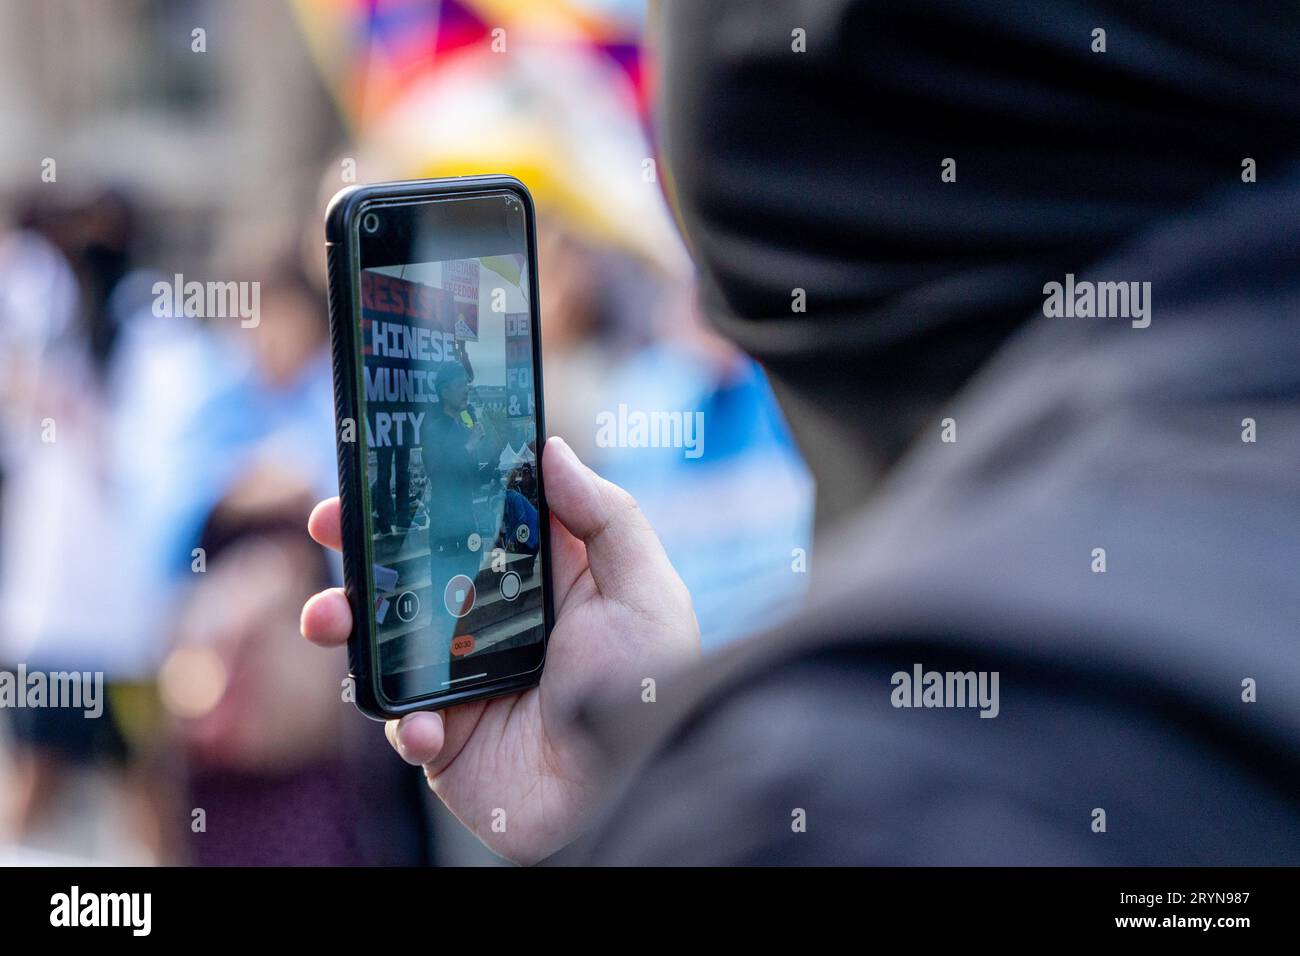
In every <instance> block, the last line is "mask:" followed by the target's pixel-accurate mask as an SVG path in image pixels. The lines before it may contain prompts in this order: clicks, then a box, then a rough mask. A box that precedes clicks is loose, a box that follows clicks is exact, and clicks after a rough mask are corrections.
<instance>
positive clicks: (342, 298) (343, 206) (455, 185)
mask: <svg viewBox="0 0 1300 956" xmlns="http://www.w3.org/2000/svg"><path fill="white" fill-rule="evenodd" d="M502 189H507V190H510V191H512V192H514V193H515V194H516V195H518V197H519V199H520V200H521V201H522V202H523V204H524V208H525V210H526V212H527V215H526V217H525V218H526V220H527V245H528V268H529V281H530V286H531V288H530V290H529V291H530V296H531V302H532V308H531V310H530V316H529V320H530V323H531V325H532V344H533V370H534V380H535V382H536V385H535V389H536V399H537V402H536V405H537V415H536V417H537V435H538V445H539V449H538V450H539V452H540V450H541V447H540V446H541V444H542V443H543V442H544V441H545V437H546V420H545V415H544V407H543V406H544V403H543V390H544V389H543V384H542V362H541V338H540V332H541V329H540V328H539V326H540V322H539V320H538V319H539V309H540V300H539V299H538V289H537V282H538V280H537V236H536V219H535V216H536V214H535V210H534V207H533V197H532V195H531V194H530V193H529V192H528V188H527V187H526V186H525V185H524V184H523V183H522V182H520V181H519V180H518V179H515V178H514V177H513V176H500V175H493V176H462V177H456V178H454V179H425V180H410V181H406V182H393V183H377V184H369V185H358V186H350V187H348V188H346V189H344V190H342V191H340V192H339V193H338V194H336V195H335V196H334V198H333V199H331V200H330V204H329V208H328V209H327V210H326V212H325V255H326V266H327V270H328V281H329V321H330V348H331V350H332V352H333V363H334V369H333V371H334V414H335V444H336V445H337V448H338V462H339V499H340V503H341V506H342V507H341V526H342V537H343V585H344V591H345V592H346V594H347V599H348V603H349V604H350V605H351V607H352V634H351V635H350V636H349V638H348V674H349V676H350V677H351V679H352V681H353V684H354V689H355V692H356V705H357V708H358V709H359V710H360V711H361V712H362V713H364V714H365V715H366V716H368V717H372V718H374V719H375V720H388V719H390V718H393V717H400V716H402V715H403V714H409V713H412V712H414V711H418V710H442V709H444V708H446V707H451V706H454V705H456V704H464V703H468V702H469V701H473V700H482V699H484V698H489V697H500V696H502V695H503V694H509V693H513V692H514V691H518V690H524V689H526V688H529V687H532V686H534V685H535V684H537V682H538V681H540V680H541V677H542V669H543V668H544V667H545V662H546V649H547V647H546V645H547V644H549V642H550V637H551V629H552V627H553V626H554V618H555V606H554V600H553V597H552V595H553V591H552V588H551V561H550V558H551V549H550V512H549V510H548V508H547V506H546V488H545V484H544V482H543V479H542V469H541V467H540V466H541V455H540V454H539V455H538V468H537V496H538V503H539V507H538V525H539V530H540V537H541V541H540V547H541V552H542V555H543V560H542V562H541V564H542V588H543V591H542V611H543V619H544V621H545V627H544V635H543V649H542V662H541V663H540V664H539V665H538V666H537V668H536V669H535V670H532V671H529V672H528V673H526V674H519V675H516V676H514V677H509V678H504V679H502V680H499V681H494V682H493V683H491V684H488V685H485V686H482V687H474V688H468V689H466V690H464V691H460V692H457V693H454V694H440V695H438V696H437V697H430V698H417V699H414V700H409V701H401V702H394V701H388V700H386V699H385V697H384V695H383V693H382V690H381V687H380V684H379V674H378V669H377V667H376V666H375V660H374V646H375V645H374V633H373V626H374V608H373V601H372V597H371V595H372V593H373V592H372V589H371V569H370V567H369V565H368V563H367V557H366V548H365V540H366V525H365V520H364V516H365V510H364V509H365V508H366V507H367V506H366V503H365V502H366V494H365V487H366V462H365V458H364V457H363V456H364V454H365V448H366V440H365V432H364V423H363V422H361V421H360V420H359V418H358V414H357V413H358V401H357V398H358V396H357V387H358V369H357V341H356V335H357V331H358V329H357V322H356V313H355V306H356V304H357V296H358V289H357V288H356V284H355V283H354V282H353V277H354V275H355V274H357V270H356V269H354V268H353V267H354V265H358V264H359V258H358V256H359V253H358V250H357V248H356V245H355V243H354V242H353V240H352V228H351V226H352V222H353V221H354V218H355V216H356V214H357V211H358V209H359V208H360V207H361V206H362V205H363V204H364V203H366V202H370V201H373V200H377V199H378V200H390V199H398V200H400V199H403V198H410V199H423V198H437V197H443V196H455V195H464V194H474V193H482V192H499V191H500V190H502ZM347 420H351V421H353V422H355V423H356V427H355V440H354V441H350V442H345V441H343V436H342V431H341V427H342V424H343V422H345V421H347Z"/></svg>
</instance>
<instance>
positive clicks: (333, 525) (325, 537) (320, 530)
mask: <svg viewBox="0 0 1300 956" xmlns="http://www.w3.org/2000/svg"><path fill="white" fill-rule="evenodd" d="M307 533H308V534H310V535H311V536H312V538H314V539H315V541H316V543H317V544H323V545H325V547H327V548H333V549H334V550H335V551H342V550H343V532H342V530H341V528H340V527H339V499H338V496H337V495H336V496H335V497H333V498H326V499H325V500H324V501H322V502H321V503H320V504H318V505H317V506H316V507H315V508H313V509H312V511H311V517H310V518H308V519H307Z"/></svg>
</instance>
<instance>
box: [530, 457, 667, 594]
mask: <svg viewBox="0 0 1300 956" xmlns="http://www.w3.org/2000/svg"><path fill="white" fill-rule="evenodd" d="M542 479H543V481H544V483H545V492H546V502H547V505H548V506H549V508H550V510H551V514H552V515H553V516H554V517H556V518H558V519H559V521H560V523H561V524H562V525H564V527H565V528H566V529H568V531H569V532H570V533H571V534H572V535H573V536H574V537H575V538H578V539H579V540H581V541H582V543H583V544H584V545H586V548H587V566H588V567H589V568H590V569H591V576H592V578H593V579H594V580H595V582H596V587H597V588H599V589H600V593H601V594H602V595H604V596H606V597H609V598H613V599H614V600H617V601H619V602H621V603H624V604H627V605H629V606H631V607H634V608H638V609H642V610H647V611H648V610H650V608H651V607H653V605H654V604H655V603H656V602H655V601H654V596H655V595H656V594H658V593H660V591H659V589H660V588H662V587H664V586H666V585H667V586H675V587H683V585H682V584H681V579H680V578H678V577H677V572H676V571H675V570H673V566H672V564H671V563H670V562H669V560H668V555H667V554H666V553H665V552H664V549H663V545H662V544H660V542H659V538H658V536H657V535H656V534H655V533H654V529H653V528H651V527H650V522H649V521H647V520H646V517H645V515H644V514H642V513H641V508H640V506H638V505H637V503H636V499H635V498H633V497H632V496H631V495H630V494H628V493H627V492H626V491H624V490H623V489H622V488H620V487H619V486H618V485H616V484H614V483H613V482H610V481H606V480H605V479H604V478H602V477H600V475H598V474H596V473H595V472H594V471H592V470H591V469H590V468H588V467H587V466H586V465H584V464H583V463H582V462H581V461H579V460H578V456H577V455H576V454H574V452H573V449H572V448H570V447H569V446H568V444H567V443H566V442H565V441H564V439H562V438H560V437H558V436H555V435H553V436H551V437H550V438H549V439H547V441H546V445H545V447H544V448H543V449H542Z"/></svg>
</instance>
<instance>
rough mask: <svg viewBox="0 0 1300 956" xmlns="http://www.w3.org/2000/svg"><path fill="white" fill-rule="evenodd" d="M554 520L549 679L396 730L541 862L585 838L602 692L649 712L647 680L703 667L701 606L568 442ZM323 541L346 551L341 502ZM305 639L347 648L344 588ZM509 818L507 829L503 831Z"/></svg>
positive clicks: (395, 735) (486, 820) (453, 796)
mask: <svg viewBox="0 0 1300 956" xmlns="http://www.w3.org/2000/svg"><path fill="white" fill-rule="evenodd" d="M541 450H542V455H541V459H542V461H541V471H542V472H543V476H544V478H545V481H546V488H547V496H548V501H549V502H550V511H551V518H552V524H551V529H552V530H551V553H552V557H553V563H554V567H553V573H552V578H553V580H554V582H555V628H554V630H553V631H552V633H551V641H550V649H549V651H548V655H547V661H546V673H545V674H544V675H543V677H542V680H541V683H540V684H539V685H537V686H535V687H531V688H529V689H528V690H525V691H520V692H516V693H513V694H510V695H509V696H504V697H496V698H493V699H491V700H477V701H474V702H472V703H465V704H458V705H456V706H453V707H449V708H447V709H445V710H440V711H437V712H435V713H412V714H408V715H406V716H405V717H403V718H402V719H401V720H400V721H398V720H390V721H389V722H388V725H387V727H386V730H387V734H388V740H389V743H391V744H392V745H393V747H394V748H395V749H396V750H397V752H398V754H400V755H401V757H402V759H404V760H406V761H407V762H408V763H411V764H414V765H417V766H420V765H423V767H424V770H425V774H426V776H427V777H428V779H429V785H430V786H431V787H432V788H433V790H434V792H435V793H437V795H438V796H439V798H440V799H441V800H442V801H443V802H444V803H445V804H447V806H448V808H450V809H451V811H452V812H453V813H454V814H455V815H456V816H457V817H458V818H459V819H460V820H462V821H463V822H464V823H465V824H466V825H467V826H469V827H470V828H471V829H472V830H473V831H474V832H475V833H476V834H478V835H479V837H480V838H481V839H482V840H483V842H484V843H486V844H487V846H488V847H489V848H490V849H492V850H493V851H494V852H496V853H499V854H500V855H502V856H504V857H506V858H508V859H511V860H514V861H516V862H518V863H534V862H536V861H538V860H540V859H544V858H545V857H547V856H549V855H551V854H552V853H554V852H556V851H557V850H559V849H560V848H562V847H563V846H565V845H566V844H568V843H569V842H571V841H572V840H573V839H574V838H575V837H577V836H578V835H579V834H580V833H581V831H582V827H583V825H584V822H585V820H586V819H587V815H588V812H589V811H590V809H591V800H592V799H593V791H594V781H593V780H591V779H590V778H589V776H588V774H589V770H588V764H587V759H586V754H585V753H584V746H585V741H584V740H583V739H582V737H581V735H580V732H579V731H578V730H577V729H576V728H575V727H574V726H573V724H572V721H571V719H570V718H571V715H572V713H573V711H574V709H575V708H576V707H577V706H578V705H579V704H580V703H581V702H582V701H584V700H585V699H587V697H588V696H589V695H591V694H593V693H599V694H602V695H604V696H606V697H613V698H623V699H626V700H627V701H628V703H629V706H647V705H645V704H644V702H643V701H642V697H641V695H642V693H643V681H644V680H645V679H646V678H647V677H649V678H654V679H656V680H659V681H661V682H662V681H663V680H671V679H672V678H671V675H672V674H673V673H674V671H676V670H677V669H679V668H681V667H682V666H683V663H684V662H689V661H690V660H691V658H693V657H698V655H699V648H700V645H699V640H700V635H699V627H698V625H697V624H696V622H695V613H694V611H693V610H692V608H691V599H690V595H689V594H688V593H687V591H686V586H685V585H684V584H682V580H681V578H679V577H678V576H677V572H676V571H674V570H673V567H672V564H670V563H669V561H668V556H667V555H666V554H665V553H664V550H663V547H662V546H661V545H660V543H659V539H658V538H657V537H656V536H655V533H654V531H653V530H652V529H651V527H650V525H649V523H648V522H647V521H646V519H645V516H644V515H642V514H641V512H640V510H639V509H638V508H637V507H636V502H635V501H633V500H632V498H631V496H630V495H628V494H627V492H625V491H623V489H621V488H619V487H617V486H616V485H613V484H611V483H610V482H608V481H605V480H604V479H603V478H601V477H600V476H599V475H597V474H596V473H595V472H593V471H591V469H589V468H587V467H586V466H585V465H583V464H582V463H581V462H580V461H578V458H577V456H576V455H574V453H573V451H572V450H571V449H570V448H569V447H568V446H567V445H566V444H565V443H564V442H562V441H560V440H559V439H558V438H552V439H550V440H549V441H548V442H547V443H546V445H545V446H544V447H543V448H542V449H541ZM308 528H309V530H310V531H311V534H312V537H313V538H315V539H316V540H317V541H319V542H320V543H321V544H323V545H325V546H327V547H330V548H334V549H336V550H337V549H338V548H339V547H340V546H341V545H342V543H343V542H342V529H341V524H340V508H339V500H338V499H337V498H331V499H329V500H328V501H323V502H321V503H320V504H319V505H318V506H317V507H316V510H315V511H314V512H312V516H311V520H310V522H309V524H308ZM302 632H303V635H304V636H305V637H306V638H307V639H308V640H310V641H312V642H314V643H316V644H320V645H322V646H326V647H336V646H338V645H339V644H342V643H344V642H346V641H347V640H348V637H349V635H350V634H351V633H352V611H351V607H350V605H349V602H348V600H347V598H346V597H345V596H344V594H343V593H342V592H341V591H340V590H339V589H337V588H334V589H331V590H328V591H324V592H322V593H320V594H317V595H316V596H314V597H313V598H312V599H311V600H309V601H308V602H307V604H306V606H305V607H304V608H303V613H302ZM502 812H504V813H505V814H506V816H505V822H506V824H507V825H506V826H505V827H504V828H502V827H499V826H494V825H493V824H494V823H499V822H501V816H500V814H501V813H502Z"/></svg>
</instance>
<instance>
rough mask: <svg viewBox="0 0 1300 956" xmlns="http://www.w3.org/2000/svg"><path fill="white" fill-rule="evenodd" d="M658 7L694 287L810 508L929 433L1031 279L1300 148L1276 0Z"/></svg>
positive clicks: (1033, 302)
mask: <svg viewBox="0 0 1300 956" xmlns="http://www.w3.org/2000/svg"><path fill="white" fill-rule="evenodd" d="M656 20H657V24H656V26H657V29H658V33H659V36H658V43H659V47H660V64H659V67H660V72H659V78H660V80H659V81H660V84H661V89H662V97H661V101H660V103H661V106H660V124H659V131H660V136H661V140H662V148H663V152H664V155H665V158H666V161H667V167H668V170H669V174H670V175H669V179H668V191H669V194H670V197H671V198H672V200H673V202H674V205H675V208H676V211H677V213H678V216H679V219H680V221H681V223H682V226H683V231H684V232H685V235H686V238H687V241H688V243H689V244H690V246H691V248H692V251H693V253H694V255H695V258H696V262H697V264H698V265H699V267H700V273H701V296H702V302H703V305H704V308H705V309H706V311H707V312H708V313H709V315H710V317H711V319H712V320H713V321H714V322H715V324H716V325H717V326H718V328H720V329H721V331H722V332H723V333H724V334H726V335H727V336H728V337H730V338H732V339H733V340H734V341H735V342H736V343H737V344H739V345H740V346H741V347H742V348H744V349H745V350H746V351H748V352H749V353H750V354H752V355H753V356H754V357H755V358H757V359H759V360H760V361H761V362H762V363H763V364H764V366H765V367H766V368H767V370H768V373H769V375H770V377H771V378H772V381H773V385H774V387H775V389H776V391H777V394H778V396H779V398H780V399H781V402H782V405H783V407H784V409H785V411H786V414H787V416H788V418H789V420H790V422H791V425H792V427H793V428H794V431H795V434H796V437H797V438H798V440H799V442H800V445H801V447H802V448H803V451H804V454H805V457H806V458H807V460H808V463H809V465H810V467H811V468H812V470H813V473H814V475H815V477H816V478H817V482H818V511H819V516H818V518H819V525H821V524H824V523H825V522H826V520H827V519H828V518H834V517H835V516H837V515H840V514H842V513H844V512H845V511H846V510H848V509H849V508H852V507H853V506H855V505H857V504H860V503H861V502H862V500H863V499H864V498H865V497H866V495H867V492H868V489H869V487H870V485H871V482H872V481H873V479H874V477H875V476H876V475H878V474H879V472H880V471H881V470H882V469H883V468H885V467H887V466H888V465H889V464H890V463H891V462H892V461H893V460H894V459H895V458H896V457H897V456H898V455H899V454H900V453H901V451H902V450H903V448H904V447H905V446H906V444H907V443H908V442H909V441H910V440H911V439H912V438H913V437H914V436H915V435H916V433H917V431H918V430H919V429H920V428H922V427H925V426H927V425H928V424H930V423H932V422H934V423H936V427H937V419H936V417H935V416H936V413H937V412H938V411H939V409H940V406H941V405H942V404H943V403H944V402H945V401H946V400H948V399H949V398H951V397H952V396H953V395H954V394H955V392H956V391H957V390H958V389H959V388H960V387H961V386H962V384H963V383H964V382H966V381H967V380H968V379H969V378H970V376H971V375H972V374H973V373H974V371H975V370H976V369H977V368H978V367H979V366H980V365H981V364H983V363H984V362H985V361H986V360H987V359H988V358H989V356H990V355H991V354H992V353H993V352H994V351H995V350H996V349H997V348H998V347H999V346H1000V345H1001V344H1002V343H1003V341H1004V340H1005V339H1006V337H1007V336H1008V335H1009V334H1010V333H1011V332H1013V331H1014V330H1015V329H1016V328H1017V327H1019V326H1021V325H1023V324H1024V323H1026V322H1027V321H1028V320H1029V319H1031V318H1032V317H1033V316H1034V314H1036V313H1038V310H1039V309H1040V307H1041V304H1042V287H1043V283H1044V282H1046V281H1050V280H1052V279H1057V280H1059V279H1061V278H1062V277H1063V275H1064V274H1065V273H1066V272H1069V271H1074V272H1077V271H1079V270H1081V269H1083V268H1085V267H1086V266H1087V265H1088V264H1089V263H1091V262H1094V261H1096V260H1097V259H1098V258H1100V257H1101V256H1103V255H1104V254H1105V253H1106V252H1108V251H1109V250H1111V249H1113V248H1114V247H1115V246H1116V245H1117V244H1118V243H1119V242H1121V241H1122V240H1123V239H1124V238H1126V237H1127V236H1129V235H1131V234H1133V233H1134V232H1135V231H1137V230H1138V229H1139V228H1140V227H1142V226H1143V225H1144V224H1147V223H1150V222H1152V221H1153V220H1156V219H1158V218H1161V217H1164V216H1167V215H1169V214H1171V213H1174V212H1176V211H1178V210H1179V209H1181V208H1183V207H1186V206H1188V205H1190V204H1192V203H1194V202H1195V201H1196V200H1197V199H1198V198H1200V197H1202V196H1204V195H1205V194H1207V193H1208V192H1210V191H1212V190H1215V189H1222V188H1225V187H1228V186H1230V185H1231V184H1233V183H1240V182H1241V173H1242V161H1243V159H1245V158H1246V157H1250V158H1253V159H1254V160H1255V161H1256V162H1257V164H1258V168H1259V169H1261V170H1268V169H1273V170H1277V169H1280V168H1281V167H1282V165H1283V163H1284V162H1285V161H1286V159H1287V158H1289V157H1291V156H1294V155H1295V154H1296V153H1297V144H1300V6H1297V5H1296V4H1295V3H1287V2H1276V0H1273V2H1250V0H1246V2H1236V3H1229V4H1224V3H1213V4H1212V3H1205V2H1195V0H1192V2H1187V0H1177V2H1169V0H1160V2H1146V0H1118V2H1110V3H1105V2H1103V3H1098V2H1090V3H1070V4H1053V3H1045V2H1042V0H1032V2H1021V0H997V2H969V0H966V2H958V0H952V2H944V0H907V2H898V3H894V2H890V3H884V2H853V0H805V2H789V0H787V2H775V0H769V2H762V3H756V2H752V0H709V2H693V0H692V2H687V0H681V2H667V3H665V4H664V5H663V6H662V8H660V9H658V10H657V13H656ZM1097 30H1104V31H1105V35H1104V43H1105V51H1104V52H1099V51H1095V48H1098V47H1099V46H1100V42H1101V35H1100V34H1097V33H1096V32H1095V31H1097ZM796 31H803V33H802V43H803V45H804V47H805V49H806V52H796V51H795V49H794V47H796V46H798V45H799V43H800V42H801V37H800V35H799V34H798V33H797V32H796ZM949 158H951V159H954V160H955V161H956V181H955V182H944V181H943V180H942V178H941V171H942V163H943V161H944V160H945V159H949ZM795 289H802V290H804V295H805V297H806V311H805V312H802V313H798V312H793V311H792V303H794V301H795V298H794V296H795V293H794V291H793V290H795Z"/></svg>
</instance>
